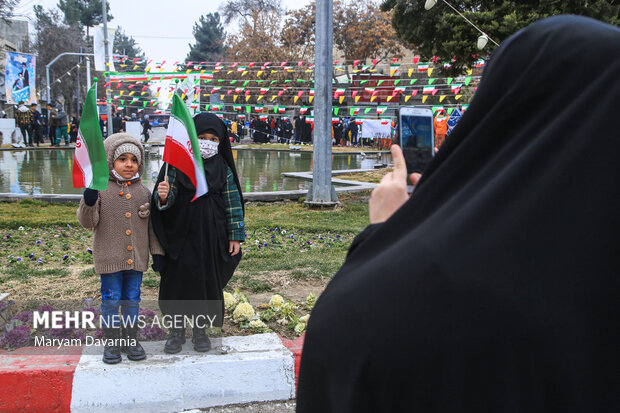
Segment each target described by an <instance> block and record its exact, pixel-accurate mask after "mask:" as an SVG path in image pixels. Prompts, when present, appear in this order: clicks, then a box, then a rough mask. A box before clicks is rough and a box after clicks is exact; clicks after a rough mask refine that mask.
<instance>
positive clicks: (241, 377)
mask: <svg viewBox="0 0 620 413" xmlns="http://www.w3.org/2000/svg"><path fill="white" fill-rule="evenodd" d="M142 344H143V346H144V348H145V350H146V352H147V359H146V360H144V361H140V362H131V361H129V360H127V359H126V357H125V356H123V362H122V363H119V364H116V365H106V364H103V363H102V361H101V353H102V348H100V347H72V348H71V351H67V350H68V348H63V349H62V350H58V349H56V348H45V354H41V353H43V351H42V350H43V348H42V347H31V348H28V349H20V352H19V354H17V355H15V354H12V353H10V352H3V353H1V356H0V411H58V412H66V411H72V412H99V411H129V412H133V411H148V412H170V411H180V410H184V409H192V408H206V407H212V406H223V405H229V404H239V403H249V402H263V401H276V400H289V399H292V398H294V397H295V394H296V379H297V374H298V370H299V360H300V357H301V348H302V345H303V337H301V338H299V339H296V340H287V339H284V338H282V337H279V336H278V335H277V334H274V333H269V334H256V335H252V336H243V337H224V338H223V339H222V345H223V346H226V348H227V349H228V351H227V353H226V354H221V353H220V351H219V350H211V351H209V352H208V353H204V354H199V353H196V352H195V351H193V350H192V347H191V343H190V342H189V341H188V343H186V344H185V345H184V350H183V351H182V352H181V353H178V354H175V355H167V354H163V353H162V351H161V349H162V348H163V345H164V342H163V341H160V342H143V343H142ZM67 353H72V354H67Z"/></svg>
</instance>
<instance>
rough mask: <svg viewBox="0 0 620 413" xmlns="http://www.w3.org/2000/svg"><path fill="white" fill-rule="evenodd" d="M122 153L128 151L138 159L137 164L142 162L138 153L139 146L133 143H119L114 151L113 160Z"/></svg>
mask: <svg viewBox="0 0 620 413" xmlns="http://www.w3.org/2000/svg"><path fill="white" fill-rule="evenodd" d="M124 153H130V154H132V155H134V156H135V157H136V159H137V160H138V165H139V164H141V163H142V155H141V154H140V148H138V147H137V146H136V145H134V144H133V143H124V144H122V145H119V146H118V148H116V150H115V151H114V160H115V161H116V160H117V159H118V157H119V156H121V155H122V154H124Z"/></svg>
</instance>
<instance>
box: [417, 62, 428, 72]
mask: <svg viewBox="0 0 620 413" xmlns="http://www.w3.org/2000/svg"><path fill="white" fill-rule="evenodd" d="M428 67H429V64H428V63H420V64H418V72H426V71H427V70H428Z"/></svg>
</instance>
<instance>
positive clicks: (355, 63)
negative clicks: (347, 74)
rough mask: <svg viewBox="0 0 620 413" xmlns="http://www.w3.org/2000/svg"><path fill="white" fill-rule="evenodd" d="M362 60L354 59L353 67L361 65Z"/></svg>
mask: <svg viewBox="0 0 620 413" xmlns="http://www.w3.org/2000/svg"><path fill="white" fill-rule="evenodd" d="M360 62H361V60H354V61H353V67H355V66H357V65H359V64H360Z"/></svg>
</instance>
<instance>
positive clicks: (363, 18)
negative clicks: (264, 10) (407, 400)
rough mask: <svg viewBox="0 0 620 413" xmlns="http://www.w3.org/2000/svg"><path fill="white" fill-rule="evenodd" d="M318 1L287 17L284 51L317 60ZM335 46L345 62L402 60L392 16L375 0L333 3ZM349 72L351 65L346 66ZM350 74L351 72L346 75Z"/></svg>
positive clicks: (336, 1)
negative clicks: (316, 21) (390, 58)
mask: <svg viewBox="0 0 620 413" xmlns="http://www.w3.org/2000/svg"><path fill="white" fill-rule="evenodd" d="M315 10H316V2H312V3H310V4H309V5H307V6H306V7H304V8H302V9H299V10H294V11H292V12H289V13H288V14H287V19H286V21H285V24H284V29H283V30H282V44H283V46H284V49H285V50H291V53H299V54H300V55H302V56H303V57H306V58H308V57H309V58H311V59H314V33H315V21H314V16H315ZM333 16H334V20H333V30H334V35H333V36H334V46H335V47H336V49H337V52H338V53H339V54H340V55H342V57H343V58H344V60H347V61H351V60H356V59H359V60H361V61H366V60H367V59H377V60H378V62H380V61H382V60H384V59H386V58H387V57H401V56H402V48H403V46H404V45H403V44H402V42H401V41H400V40H399V38H398V36H397V35H396V32H395V31H394V29H393V28H392V27H391V25H390V17H389V13H387V12H383V11H381V10H380V9H379V7H378V6H377V5H376V4H375V3H374V1H372V0H360V1H351V2H345V1H340V0H335V1H334V12H333ZM345 67H346V70H347V71H348V65H345ZM347 74H348V72H347Z"/></svg>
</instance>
